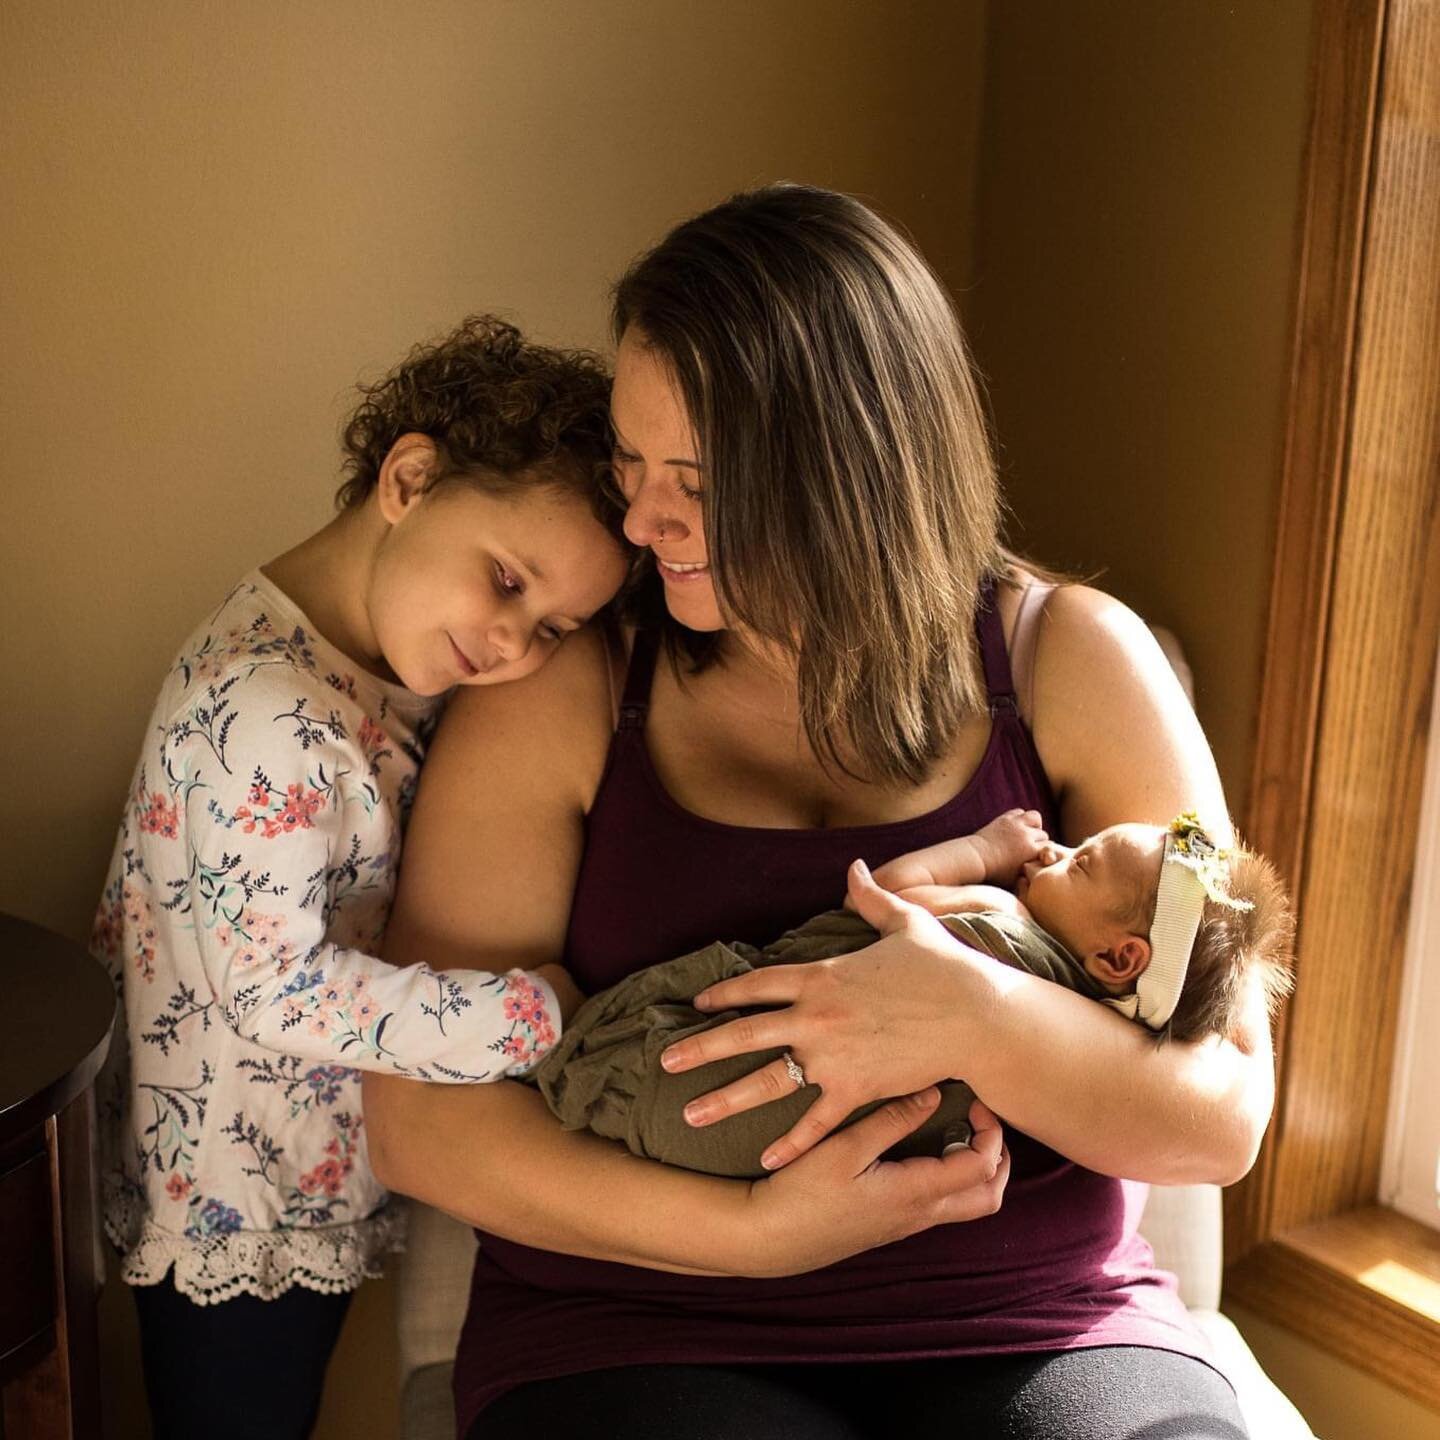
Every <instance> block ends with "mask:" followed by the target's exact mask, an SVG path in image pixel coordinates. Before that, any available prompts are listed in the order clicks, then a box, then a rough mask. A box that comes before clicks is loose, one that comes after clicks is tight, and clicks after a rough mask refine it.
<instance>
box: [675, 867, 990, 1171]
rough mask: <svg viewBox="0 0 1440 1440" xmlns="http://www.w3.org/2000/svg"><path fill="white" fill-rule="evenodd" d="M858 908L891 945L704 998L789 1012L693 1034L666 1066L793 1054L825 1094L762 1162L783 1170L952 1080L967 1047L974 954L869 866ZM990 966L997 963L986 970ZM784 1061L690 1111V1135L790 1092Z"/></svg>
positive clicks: (754, 975)
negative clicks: (852, 1119)
mask: <svg viewBox="0 0 1440 1440" xmlns="http://www.w3.org/2000/svg"><path fill="white" fill-rule="evenodd" d="M850 899H851V901H852V902H853V903H854V906H855V908H856V909H857V910H858V911H859V913H860V915H861V916H862V917H863V918H864V919H865V920H868V921H869V922H870V924H872V925H873V926H875V928H876V929H877V930H879V931H880V933H881V936H882V938H881V939H880V940H879V941H878V942H877V943H876V944H874V945H870V946H867V947H866V948H865V949H864V950H858V951H856V952H855V953H854V954H853V955H841V956H837V957H836V958H835V959H833V960H817V961H814V962H812V963H810V964H806V965H774V966H770V967H768V968H766V969H763V970H753V971H751V972H750V973H749V974H748V975H740V976H736V977H735V978H734V979H733V980H722V981H721V982H720V983H719V984H718V985H712V986H710V988H709V989H708V990H704V991H702V992H701V993H700V994H699V995H697V996H696V997H695V1005H696V1008H697V1009H700V1010H728V1009H732V1008H733V1009H740V1008H746V1007H750V1006H764V1005H770V1006H783V1007H785V1008H783V1009H778V1010H768V1011H761V1012H759V1013H756V1014H752V1015H743V1016H741V1017H740V1018H739V1019H738V1020H732V1021H730V1022H729V1023H728V1024H725V1025H719V1026H717V1027H716V1028H715V1029H713V1030H707V1031H704V1032H702V1033H701V1034H698V1035H692V1036H690V1037H688V1038H687V1039H685V1040H681V1041H679V1042H678V1043H677V1044H675V1045H672V1046H670V1048H669V1049H668V1050H666V1051H665V1052H664V1053H663V1054H662V1055H661V1057H660V1063H661V1064H662V1065H663V1066H664V1067H665V1069H666V1070H669V1071H671V1072H679V1071H682V1070H693V1069H694V1068H696V1067H697V1066H699V1065H705V1064H708V1063H709V1062H710V1061H712V1060H720V1059H724V1058H725V1057H727V1056H730V1055H744V1054H747V1053H749V1052H751V1051H754V1050H770V1049H781V1050H788V1051H789V1052H790V1054H791V1055H792V1056H793V1057H794V1059H795V1061H796V1062H798V1063H799V1064H800V1065H801V1066H802V1067H803V1070H804V1074H805V1080H806V1082H807V1083H808V1084H811V1085H816V1086H818V1087H819V1089H820V1095H819V1097H818V1098H817V1099H816V1101H815V1103H814V1104H813V1105H812V1106H811V1107H810V1109H809V1110H807V1111H806V1112H805V1114H804V1115H803V1116H802V1117H801V1118H800V1120H799V1121H798V1122H797V1123H796V1124H795V1126H794V1127H793V1128H792V1129H791V1130H790V1132H789V1133H788V1134H787V1135H784V1136H782V1137H781V1138H780V1139H779V1140H777V1141H776V1142H775V1143H774V1144H773V1145H772V1146H771V1147H770V1148H769V1149H768V1150H767V1151H766V1152H765V1154H764V1156H763V1157H762V1163H763V1164H764V1165H765V1167H766V1168H767V1169H779V1168H780V1167H781V1166H782V1165H786V1164H788V1163H789V1162H790V1161H791V1160H793V1159H795V1158H796V1157H797V1156H799V1155H802V1154H804V1153H805V1151H807V1150H809V1149H810V1148H811V1147H812V1146H814V1145H815V1144H816V1143H817V1142H818V1141H819V1140H821V1139H822V1138H823V1137H824V1136H826V1135H828V1134H829V1133H830V1132H831V1131H832V1130H833V1129H834V1128H835V1127H836V1126H837V1125H839V1124H840V1123H841V1121H843V1120H844V1119H846V1117H847V1116H849V1114H850V1113H851V1111H853V1110H855V1109H856V1108H857V1107H858V1106H860V1105H863V1104H865V1103H866V1102H868V1101H871V1100H881V1099H885V1098H887V1097H889V1096H893V1095H906V1094H912V1093H914V1092H916V1091H918V1090H922V1089H924V1088H925V1087H926V1086H928V1085H932V1084H934V1083H935V1082H936V1081H937V1080H943V1079H948V1078H951V1077H952V1075H953V1071H954V1066H955V1059H954V1057H955V1056H957V1055H961V1054H963V1053H964V1048H963V1044H962V1043H961V1042H960V1041H959V1039H958V1038H957V1036H956V1035H955V1034H954V1033H951V1032H950V1031H949V1030H948V1029H947V1021H949V1020H950V1019H951V1018H952V1017H959V1018H960V1019H961V1020H963V1019H964V1018H965V1016H966V1011H967V1008H973V1000H972V999H971V991H972V986H971V985H970V984H969V983H967V982H969V981H970V980H971V975H970V973H969V964H968V962H967V956H971V955H973V954H974V952H972V951H969V950H968V949H967V948H966V947H965V946H963V945H961V944H960V943H959V941H957V940H955V939H954V938H953V937H952V936H951V935H950V933H949V932H948V931H947V930H946V929H945V927H944V926H943V925H941V924H940V922H939V921H938V920H936V919H935V918H934V916H932V915H929V914H927V913H926V912H925V911H924V910H921V909H920V908H919V907H918V906H915V905H909V904H906V902H905V901H903V900H901V899H900V898H899V897H898V896H896V895H891V894H889V893H888V892H887V891H884V890H881V889H880V888H879V887H878V886H877V885H876V884H875V882H874V880H873V879H872V878H871V875H870V872H869V870H868V869H867V868H866V867H865V864H864V862H863V861H859V860H857V861H856V862H855V864H854V865H852V866H851V867H850ZM986 963H994V962H990V961H988V958H987V961H986ZM794 1088H795V1081H794V1080H793V1079H792V1078H791V1076H790V1073H789V1071H788V1069H787V1067H786V1064H785V1062H784V1060H775V1061H772V1062H771V1063H770V1064H768V1065H764V1066H762V1067H761V1068H760V1069H758V1070H756V1071H754V1072H753V1073H752V1074H750V1075H746V1076H744V1077H742V1078H741V1079H739V1080H736V1081H735V1082H734V1083H733V1084H730V1085H726V1086H725V1087H723V1088H722V1089H720V1090H712V1091H711V1092H710V1093H709V1094H708V1095H701V1096H699V1097H698V1098H697V1099H695V1100H692V1101H691V1102H690V1104H689V1105H687V1106H686V1107H685V1118H686V1120H688V1121H689V1122H690V1123H691V1124H692V1125H709V1124H713V1123H715V1122H716V1121H717V1120H723V1119H725V1117H726V1116H728V1115H735V1114H739V1113H740V1112H741V1111H744V1110H751V1109H754V1107H755V1106H757V1105H763V1104H765V1103H766V1101H769V1100H775V1099H778V1098H779V1097H780V1096H782V1095H788V1094H791V1093H793V1091H794Z"/></svg>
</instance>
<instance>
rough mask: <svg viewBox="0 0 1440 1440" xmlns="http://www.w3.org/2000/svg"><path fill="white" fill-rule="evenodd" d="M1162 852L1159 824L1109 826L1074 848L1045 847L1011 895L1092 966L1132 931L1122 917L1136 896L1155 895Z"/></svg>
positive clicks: (1161, 828)
mask: <svg viewBox="0 0 1440 1440" xmlns="http://www.w3.org/2000/svg"><path fill="white" fill-rule="evenodd" d="M1164 854H1165V830H1164V827H1163V826H1160V825H1136V824H1126V825H1112V826H1110V827H1109V829H1107V830H1101V831H1098V832H1097V833H1096V834H1094V835H1092V836H1091V837H1090V838H1089V839H1088V840H1086V841H1084V842H1083V843H1082V844H1080V845H1077V846H1076V847H1075V848H1074V849H1073V850H1071V849H1067V848H1066V847H1065V846H1064V845H1054V844H1052V845H1051V846H1050V847H1049V851H1048V852H1047V853H1046V854H1045V855H1044V856H1043V857H1042V860H1043V861H1045V862H1048V863H1042V860H1032V861H1030V862H1029V863H1028V864H1027V865H1026V866H1025V867H1024V869H1023V870H1022V871H1021V875H1020V880H1019V883H1018V884H1017V885H1016V887H1015V893H1016V895H1017V896H1018V897H1019V899H1020V900H1021V901H1022V902H1023V904H1024V905H1025V907H1026V908H1027V909H1028V910H1029V911H1030V913H1031V915H1033V916H1034V917H1035V921H1036V923H1037V924H1038V925H1040V926H1041V928H1042V929H1045V930H1048V931H1049V932H1050V934H1052V935H1053V936H1054V937H1055V938H1056V939H1057V940H1059V941H1060V943H1061V944H1062V945H1064V946H1065V948H1066V949H1067V950H1069V951H1070V952H1071V954H1073V955H1075V956H1076V957H1077V958H1078V959H1080V960H1081V961H1083V962H1084V964H1085V968H1086V969H1087V970H1088V971H1090V973H1091V974H1094V975H1096V978H1097V979H1104V978H1106V977H1105V976H1104V975H1103V974H1097V971H1096V969H1093V968H1092V962H1093V960H1094V957H1095V956H1096V955H1097V954H1099V953H1101V952H1104V951H1107V950H1110V949H1112V948H1113V947H1114V946H1115V945H1116V944H1117V943H1118V941H1119V940H1120V939H1122V938H1123V937H1124V936H1126V935H1129V934H1132V933H1134V932H1133V931H1132V929H1131V927H1129V926H1127V925H1126V924H1125V922H1124V919H1123V916H1124V915H1125V913H1126V912H1127V911H1129V909H1130V908H1131V906H1132V905H1133V904H1134V903H1135V902H1136V901H1138V900H1139V899H1140V898H1141V897H1146V898H1148V897H1149V896H1151V895H1153V894H1154V893H1155V890H1156V887H1157V886H1158V885H1159V883H1160V865H1161V861H1162V859H1163V857H1164Z"/></svg>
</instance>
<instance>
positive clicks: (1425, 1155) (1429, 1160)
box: [1380, 665, 1440, 1228]
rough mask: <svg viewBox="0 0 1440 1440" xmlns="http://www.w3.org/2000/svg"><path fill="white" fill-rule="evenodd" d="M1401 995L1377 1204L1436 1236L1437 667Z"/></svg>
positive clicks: (1439, 1131)
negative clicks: (1431, 1229)
mask: <svg viewBox="0 0 1440 1440" xmlns="http://www.w3.org/2000/svg"><path fill="white" fill-rule="evenodd" d="M1402 987H1403V988H1402V991H1401V999H1400V1016H1399V1029H1398V1032H1397V1034H1396V1036H1395V1078H1394V1082H1393V1084H1392V1087H1391V1092H1390V1093H1391V1100H1390V1120H1389V1125H1388V1127H1387V1131H1386V1146H1385V1167H1384V1170H1383V1171H1382V1173H1381V1179H1380V1200H1381V1203H1382V1204H1386V1205H1389V1206H1391V1207H1392V1208H1393V1209H1396V1210H1398V1211H1400V1212H1401V1214H1404V1215H1408V1216H1410V1217H1411V1219H1413V1220H1418V1221H1420V1222H1421V1224H1423V1225H1433V1226H1435V1227H1437V1228H1440V1044H1437V1043H1436V1041H1437V1038H1440V665H1437V683H1436V693H1435V699H1434V701H1433V702H1432V704H1431V709H1430V746H1429V749H1428V751H1427V760H1426V773H1425V789H1424V793H1423V795H1422V797H1421V801H1420V834H1419V837H1418V841H1417V844H1416V849H1415V883H1414V888H1413V891H1412V893H1411V897H1410V934H1409V939H1408V942H1407V945H1406V953H1405V974H1404V979H1403V981H1402Z"/></svg>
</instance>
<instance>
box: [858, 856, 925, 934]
mask: <svg viewBox="0 0 1440 1440" xmlns="http://www.w3.org/2000/svg"><path fill="white" fill-rule="evenodd" d="M846 878H847V880H848V884H849V889H848V891H847V893H846V899H847V900H848V902H849V904H850V908H852V909H853V910H854V911H855V913H856V914H857V915H859V917H860V918H861V919H862V920H864V921H865V922H866V924H868V925H873V926H874V927H875V928H876V929H877V930H878V931H879V932H880V933H881V934H882V935H891V934H894V932H895V931H896V930H900V929H903V928H904V926H905V924H906V922H907V921H908V920H909V919H910V915H911V910H912V908H913V907H911V906H910V905H908V904H907V903H906V902H905V901H904V900H902V899H901V898H900V897H899V896H898V895H894V894H892V893H891V892H890V891H889V890H882V889H881V888H880V886H879V885H877V884H876V883H875V877H874V876H873V875H872V874H871V873H870V867H869V866H868V865H866V863H865V862H864V861H863V860H857V861H855V863H854V864H853V865H851V867H850V873H849V875H848V876H847V877H846Z"/></svg>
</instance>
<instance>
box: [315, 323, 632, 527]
mask: <svg viewBox="0 0 1440 1440" xmlns="http://www.w3.org/2000/svg"><path fill="white" fill-rule="evenodd" d="M360 393H361V395H362V396H363V397H364V398H363V399H362V400H361V402H360V404H359V406H358V407H357V408H356V410H355V412H354V414H352V415H351V416H350V419H349V420H348V421H347V422H346V424H345V428H344V430H343V432H342V435H341V443H342V446H343V448H344V451H345V457H346V458H345V462H344V467H343V470H344V474H345V477H346V478H345V481H344V483H343V484H342V485H341V486H340V488H339V490H338V491H337V492H336V496H335V501H336V504H337V505H338V506H342V507H346V506H353V505H359V504H361V503H362V502H363V501H364V500H365V498H366V497H367V496H368V495H369V494H370V492H371V491H372V490H373V489H374V488H375V486H376V484H377V482H378V480H379V476H380V467H381V465H382V464H383V463H384V460H385V457H386V455H387V454H389V452H390V447H391V446H392V445H394V443H395V442H396V441H397V440H398V439H399V438H400V437H401V436H402V435H406V434H412V433H413V434H420V435H428V436H429V437H430V439H432V440H433V441H434V442H435V445H436V448H437V449H438V451H439V453H440V469H439V472H438V473H437V474H436V475H435V476H434V477H433V478H432V480H431V481H430V483H431V484H432V485H433V484H436V483H437V482H439V481H441V480H444V479H448V478H450V477H452V476H463V477H466V478H468V479H473V480H476V481H478V482H479V483H481V484H484V485H486V486H491V487H500V488H509V487H511V486H515V485H523V484H542V485H550V486H554V487H556V488H558V489H562V490H568V491H571V492H572V493H574V494H577V495H581V496H584V497H585V498H586V499H588V500H589V501H590V502H591V506H592V508H593V510H594V512H595V515H596V517H597V518H598V519H599V520H601V521H602V522H603V523H604V524H605V525H606V526H607V527H608V528H609V529H610V531H611V533H612V534H614V535H616V536H617V537H618V536H619V535H620V520H621V517H622V515H623V509H622V506H621V504H620V501H619V497H618V496H617V494H616V492H615V488H614V483H613V481H612V479H611V471H610V460H611V449H612V440H611V432H610V376H609V374H608V373H607V372H606V369H605V367H604V365H603V364H602V362H601V361H600V359H599V357H598V356H595V355H592V354H591V353H589V352H588V351H584V350H555V349H551V348H549V347H547V346H544V345H531V344H529V343H527V342H526V340H525V339H524V338H523V337H522V336H521V334H520V332H519V331H518V330H517V329H516V328H515V327H514V326H513V325H510V324H507V323H506V322H505V321H504V320H500V319H498V318H497V317H496V316H494V315H470V316H467V317H466V318H465V319H464V320H463V321H462V322H461V323H460V325H459V326H458V327H457V328H456V329H454V330H453V331H451V333H450V334H448V335H446V336H445V337H444V338H443V339H441V340H437V341H436V342H435V343H434V344H431V345H417V346H416V347H415V348H414V349H413V350H411V352H410V353H409V355H407V356H406V357H405V359H404V360H403V361H401V363H400V364H399V365H397V366H396V367H395V369H393V370H392V371H391V372H390V373H389V374H388V375H386V376H385V378H384V379H383V380H379V381H377V382H376V383H375V384H373V385H364V386H361V387H360Z"/></svg>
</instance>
